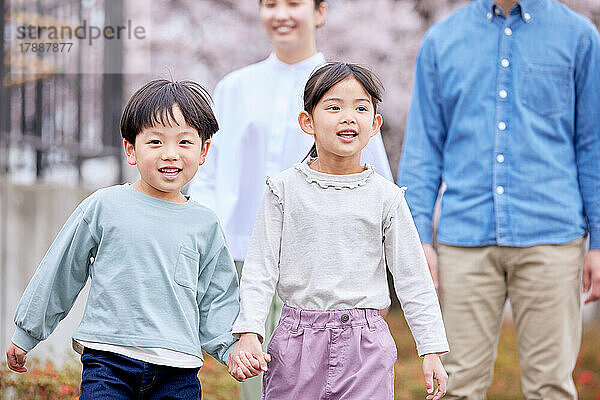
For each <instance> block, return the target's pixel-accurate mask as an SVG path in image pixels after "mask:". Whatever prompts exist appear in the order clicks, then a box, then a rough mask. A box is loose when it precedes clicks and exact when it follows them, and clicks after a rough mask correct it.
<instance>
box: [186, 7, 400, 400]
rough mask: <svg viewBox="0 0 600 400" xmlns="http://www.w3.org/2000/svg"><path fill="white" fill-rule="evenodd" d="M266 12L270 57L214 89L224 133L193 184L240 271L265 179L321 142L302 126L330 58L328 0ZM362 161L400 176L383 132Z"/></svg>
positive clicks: (248, 385)
mask: <svg viewBox="0 0 600 400" xmlns="http://www.w3.org/2000/svg"><path fill="white" fill-rule="evenodd" d="M259 7H260V18H261V21H262V24H263V26H264V28H265V30H266V32H267V34H268V35H269V38H270V39H271V41H272V43H273V51H272V52H271V54H270V55H269V57H268V58H267V59H266V60H263V61H261V62H258V63H256V64H252V65H249V66H247V67H244V68H242V69H239V70H237V71H233V72H231V73H230V74H228V75H227V76H225V78H223V80H221V81H220V82H219V83H218V84H217V86H216V88H215V92H214V96H213V97H214V102H215V114H216V116H217V120H218V122H219V126H220V129H219V132H218V133H217V134H216V135H215V136H214V137H213V139H212V145H211V149H210V153H209V155H208V157H207V159H206V168H202V169H201V170H199V171H198V173H197V174H196V177H195V178H194V180H193V181H192V183H191V185H190V189H189V194H190V195H191V196H192V198H193V199H195V200H197V201H199V202H201V203H204V204H206V205H207V206H209V207H210V208H212V209H213V210H214V211H215V212H216V213H217V215H218V216H219V219H220V221H221V223H222V225H223V227H224V229H225V233H226V236H227V241H228V244H229V247H230V250H231V253H232V255H233V258H234V259H235V261H236V267H237V268H238V275H240V272H241V268H242V264H243V261H244V259H245V257H246V250H247V247H248V242H249V240H250V235H251V233H252V227H253V225H254V222H255V219H256V214H257V212H258V209H259V205H260V201H261V199H262V196H263V194H264V185H265V179H266V177H267V176H275V175H277V174H279V173H280V172H281V171H283V170H285V169H287V168H289V167H291V166H293V165H294V164H295V163H297V162H298V160H300V159H302V158H303V157H304V156H305V155H306V154H307V152H308V151H309V149H310V148H311V146H312V144H313V142H314V141H313V139H312V138H311V137H310V136H308V135H306V134H304V133H303V132H302V131H301V129H300V126H299V125H298V114H299V113H300V111H301V110H302V100H301V96H302V88H303V87H304V84H305V83H306V81H307V79H308V77H309V75H310V73H311V72H312V71H313V70H314V69H315V68H316V67H317V66H319V65H322V64H324V63H325V57H324V56H323V54H321V53H318V52H317V49H316V30H317V28H319V27H320V26H322V25H323V24H324V23H325V17H326V14H327V2H326V1H324V0H260V2H259ZM362 161H363V162H366V163H369V164H371V165H373V166H374V167H375V169H376V170H377V171H378V172H379V173H380V174H381V175H383V176H384V177H386V178H388V179H390V180H391V179H392V174H391V170H390V167H389V163H388V159H387V155H386V153H385V149H384V147H383V141H382V140H381V135H377V136H375V137H374V138H373V140H371V141H370V142H369V144H368V145H367V147H366V148H365V149H364V151H363V157H362ZM281 307H282V303H281V300H279V298H278V297H277V296H275V297H274V301H273V304H272V307H271V312H270V314H269V317H268V319H267V322H266V337H265V340H264V343H263V344H264V345H265V346H266V343H267V342H268V340H269V337H270V335H271V332H272V331H273V329H274V328H275V326H276V325H277V322H278V320H279V315H280V314H281ZM260 384H261V380H260V379H251V380H249V381H247V382H245V383H243V384H241V392H242V397H241V398H242V400H258V399H259V398H260Z"/></svg>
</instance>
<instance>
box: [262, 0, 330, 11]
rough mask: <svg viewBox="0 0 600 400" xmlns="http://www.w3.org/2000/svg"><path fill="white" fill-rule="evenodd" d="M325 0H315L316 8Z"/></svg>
mask: <svg viewBox="0 0 600 400" xmlns="http://www.w3.org/2000/svg"><path fill="white" fill-rule="evenodd" d="M262 2H263V0H258V4H260V3H262ZM324 2H325V0H315V9H319V6H320V5H321V3H324Z"/></svg>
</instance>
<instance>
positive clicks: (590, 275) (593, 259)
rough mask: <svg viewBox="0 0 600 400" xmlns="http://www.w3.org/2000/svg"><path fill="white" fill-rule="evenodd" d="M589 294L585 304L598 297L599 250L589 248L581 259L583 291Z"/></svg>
mask: <svg viewBox="0 0 600 400" xmlns="http://www.w3.org/2000/svg"><path fill="white" fill-rule="evenodd" d="M590 289H592V290H591V292H590V295H589V296H588V298H587V299H585V304H587V303H591V302H592V301H596V300H598V299H600V250H590V251H588V253H587V255H586V256H585V260H584V261H583V292H584V293H587V292H588V291H589V290H590Z"/></svg>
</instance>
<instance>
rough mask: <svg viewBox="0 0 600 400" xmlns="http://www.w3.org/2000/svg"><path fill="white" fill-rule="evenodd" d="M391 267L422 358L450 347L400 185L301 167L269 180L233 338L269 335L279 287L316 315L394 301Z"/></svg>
mask: <svg viewBox="0 0 600 400" xmlns="http://www.w3.org/2000/svg"><path fill="white" fill-rule="evenodd" d="M386 269H389V270H390V271H391V273H392V275H393V278H394V287H395V289H396V294H397V295H398V299H399V300H400V303H401V305H402V309H403V310H404V316H405V317H406V320H407V322H408V325H409V327H410V329H411V331H412V334H413V336H414V338H415V341H416V343H417V351H418V353H419V355H424V354H428V353H440V352H446V351H448V342H447V340H446V334H445V330H444V324H443V321H442V315H441V311H440V307H439V304H438V299H437V294H436V292H435V288H434V286H433V281H432V280H431V276H430V274H429V269H428V267H427V262H426V260H425V255H424V253H423V249H422V247H421V241H420V240H419V236H418V234H417V230H416V228H415V225H414V222H413V219H412V216H411V214H410V210H409V209H408V205H407V204H406V201H405V200H404V188H399V187H398V186H396V185H395V184H394V183H392V182H390V181H389V180H387V179H385V178H383V177H382V176H381V175H379V174H377V173H375V171H374V169H373V167H371V166H366V169H365V170H364V171H363V172H361V173H357V174H350V175H329V174H324V173H320V172H317V171H314V170H312V169H311V168H310V167H309V166H308V163H307V162H304V163H299V164H296V165H295V166H294V167H293V168H290V169H287V170H285V171H284V172H282V173H281V174H280V175H278V176H277V177H276V178H273V179H270V178H268V179H267V190H266V191H265V194H264V197H263V200H262V203H261V206H260V209H259V212H258V217H257V219H256V225H255V226H254V231H253V232H252V239H251V241H250V245H249V247H248V254H247V256H246V261H245V263H244V268H243V270H242V280H241V286H240V298H241V308H240V314H239V316H238V318H237V320H236V322H235V323H234V326H233V333H234V334H237V333H243V332H255V333H257V334H259V335H260V336H261V337H264V334H265V320H266V317H267V314H268V312H269V306H270V304H271V299H272V298H273V294H274V293H275V290H277V294H278V295H279V297H281V299H282V300H283V302H284V303H285V304H287V305H289V306H292V307H297V308H301V309H310V310H337V309H348V308H376V309H382V308H385V307H387V306H389V305H390V295H389V289H388V284H387V275H386Z"/></svg>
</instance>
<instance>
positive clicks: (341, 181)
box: [294, 158, 375, 190]
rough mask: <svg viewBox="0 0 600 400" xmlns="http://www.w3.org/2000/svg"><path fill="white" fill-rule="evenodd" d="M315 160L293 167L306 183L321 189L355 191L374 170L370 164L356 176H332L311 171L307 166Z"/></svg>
mask: <svg viewBox="0 0 600 400" xmlns="http://www.w3.org/2000/svg"><path fill="white" fill-rule="evenodd" d="M315 160H316V158H310V159H308V160H307V161H304V162H301V163H298V164H296V165H294V168H296V169H297V170H298V171H300V172H301V173H302V174H303V175H304V176H305V177H306V181H307V182H308V183H314V184H317V185H319V186H320V187H322V188H323V189H327V188H330V187H332V188H335V189H338V190H339V189H343V188H348V189H355V188H357V187H359V186H362V185H364V184H366V183H367V181H368V180H369V178H370V177H371V176H373V174H374V173H375V168H374V167H373V166H372V165H370V164H365V170H364V171H362V172H359V173H356V174H348V175H333V174H326V173H324V172H319V171H315V170H314V169H311V168H310V167H309V166H308V164H310V163H312V162H313V161H315Z"/></svg>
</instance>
